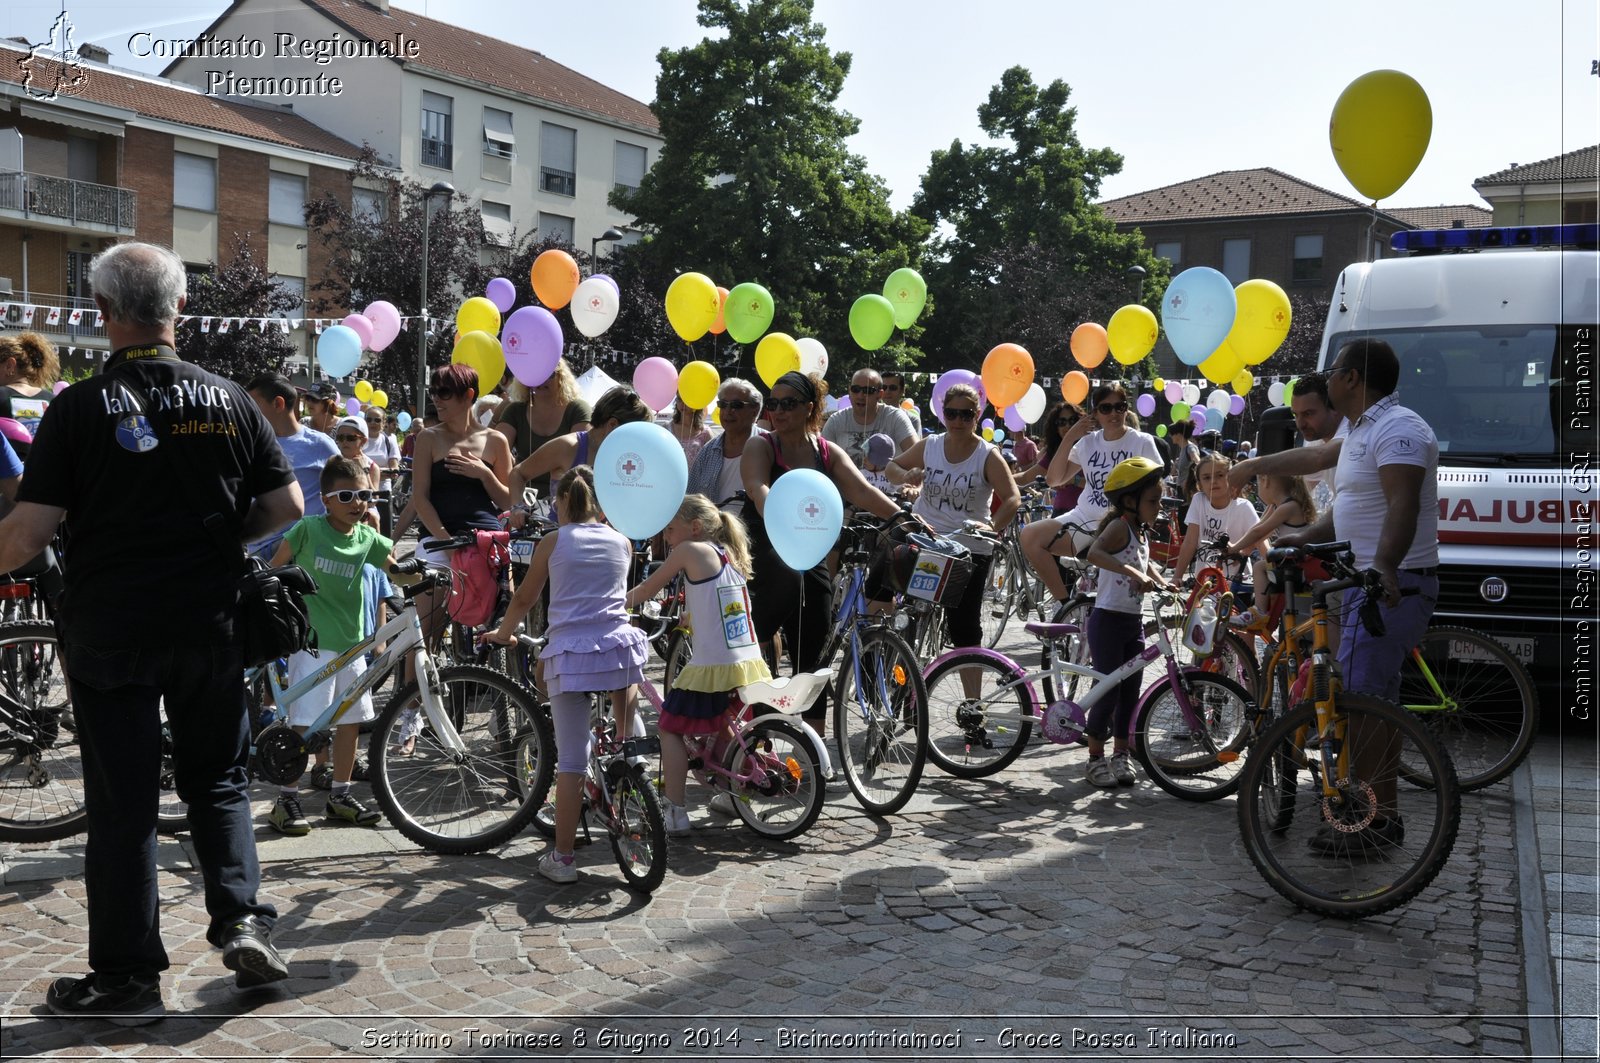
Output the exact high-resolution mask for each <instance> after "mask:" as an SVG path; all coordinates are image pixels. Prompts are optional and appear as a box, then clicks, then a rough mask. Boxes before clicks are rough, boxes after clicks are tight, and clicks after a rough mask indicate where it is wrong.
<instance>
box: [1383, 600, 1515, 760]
mask: <svg viewBox="0 0 1600 1063" xmlns="http://www.w3.org/2000/svg"><path fill="white" fill-rule="evenodd" d="M1400 704H1401V705H1402V706H1404V707H1405V708H1406V709H1407V710H1409V711H1410V712H1411V713H1413V714H1414V715H1415V716H1416V717H1417V718H1418V719H1420V720H1421V721H1422V725H1423V726H1424V727H1426V728H1427V729H1428V733H1429V734H1431V735H1432V736H1433V737H1434V738H1435V739H1436V740H1437V741H1438V742H1439V744H1440V745H1442V746H1444V748H1445V751H1446V752H1448V753H1449V754H1450V760H1451V762H1452V763H1453V764H1455V766H1456V775H1457V776H1458V778H1459V780H1460V783H1461V789H1463V790H1481V789H1482V788H1483V787H1485V786H1489V785H1491V784H1493V783H1496V782H1499V781H1500V780H1501V779H1504V778H1505V777H1506V776H1507V775H1510V774H1511V773H1512V771H1514V770H1515V769H1516V766H1517V765H1518V764H1521V763H1522V761H1523V758H1525V757H1526V756H1527V755H1528V750H1529V749H1531V748H1532V747H1533V738H1534V735H1535V734H1536V733H1537V731H1538V727H1539V695H1538V693H1537V692H1536V691H1535V689H1534V686H1533V680H1532V679H1530V678H1529V677H1528V670H1527V669H1526V668H1524V667H1523V666H1522V662H1521V661H1519V660H1517V658H1516V657H1515V656H1513V655H1512V653H1511V651H1510V650H1508V649H1506V648H1505V647H1504V646H1502V645H1501V644H1500V643H1499V642H1498V641H1496V640H1495V639H1492V638H1490V637H1489V636H1487V635H1485V634H1482V633H1481V632H1478V631H1473V630H1472V629H1471V628H1464V627H1448V626H1441V627H1433V628H1429V629H1428V630H1427V632H1426V633H1425V634H1424V635H1423V636H1422V641H1421V642H1419V643H1418V644H1417V648H1416V650H1415V651H1414V652H1412V653H1410V654H1407V655H1406V659H1405V662H1404V663H1403V664H1402V665H1401V666H1400ZM1401 771H1402V772H1403V773H1404V774H1405V776H1406V778H1407V779H1408V780H1412V781H1420V780H1419V779H1418V778H1417V776H1418V775H1419V774H1420V773H1419V772H1416V771H1413V766H1412V765H1411V764H1409V763H1405V762H1402V764H1401ZM1423 778H1425V776H1423Z"/></svg>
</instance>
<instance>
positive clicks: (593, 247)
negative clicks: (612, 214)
mask: <svg viewBox="0 0 1600 1063" xmlns="http://www.w3.org/2000/svg"><path fill="white" fill-rule="evenodd" d="M627 236H628V234H627V233H625V232H623V231H622V230H621V229H619V228H617V227H616V226H615V225H613V226H611V228H609V229H607V230H606V231H605V232H603V233H601V234H600V235H599V236H596V237H595V238H594V239H593V240H590V241H589V272H590V273H596V272H599V271H598V269H597V267H598V266H599V265H600V259H599V258H597V257H596V253H597V250H598V248H599V244H600V241H601V240H604V241H606V242H607V243H612V242H614V241H617V240H624V239H627Z"/></svg>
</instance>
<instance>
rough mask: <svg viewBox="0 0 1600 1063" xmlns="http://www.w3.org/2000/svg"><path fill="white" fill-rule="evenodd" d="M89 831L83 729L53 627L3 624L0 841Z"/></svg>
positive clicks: (44, 838)
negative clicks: (80, 742) (80, 741)
mask: <svg viewBox="0 0 1600 1063" xmlns="http://www.w3.org/2000/svg"><path fill="white" fill-rule="evenodd" d="M88 825H89V824H88V811H87V810H86V809H85V808H84V805H83V759H82V755H81V753H80V751H79V748H78V726H77V720H76V718H75V717H74V716H73V713H72V698H71V694H70V691H69V690H68V687H67V677H66V673H65V672H64V671H63V670H62V668H61V656H60V652H59V650H58V649H57V646H56V634H55V627H54V625H52V624H48V623H42V622H39V621H13V622H10V623H5V624H0V839H3V840H5V841H13V842H47V841H56V840H58V839H61V838H67V837H71V836H72V835H74V834H78V833H81V832H82V831H84V830H86V829H87V828H88Z"/></svg>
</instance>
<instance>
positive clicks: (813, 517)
mask: <svg viewBox="0 0 1600 1063" xmlns="http://www.w3.org/2000/svg"><path fill="white" fill-rule="evenodd" d="M821 517H822V506H821V505H820V504H819V503H818V501H817V499H816V498H814V497H812V496H810V495H807V496H806V497H805V498H802V499H801V500H800V519H801V521H802V522H804V523H806V524H809V525H811V526H813V527H815V526H817V525H818V524H821V523H822V521H821Z"/></svg>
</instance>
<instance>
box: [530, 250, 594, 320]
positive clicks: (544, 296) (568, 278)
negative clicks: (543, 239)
mask: <svg viewBox="0 0 1600 1063" xmlns="http://www.w3.org/2000/svg"><path fill="white" fill-rule="evenodd" d="M580 278H581V274H579V272H578V264H577V263H576V262H574V261H573V260H572V256H571V255H569V254H567V253H566V252H565V251H557V250H556V249H555V248H551V249H550V250H549V251H545V252H543V253H541V254H540V255H539V257H538V258H536V259H534V260H533V268H532V269H531V270H529V271H528V279H529V280H530V281H532V282H533V294H534V295H537V296H538V297H539V301H540V302H541V303H543V304H544V305H545V306H547V307H549V308H550V309H551V310H560V309H561V308H562V307H563V306H566V305H567V304H568V303H570V302H572V293H573V292H575V291H577V290H578V281H579V279H580Z"/></svg>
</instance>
